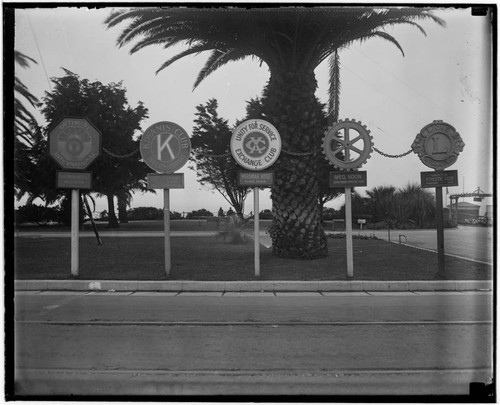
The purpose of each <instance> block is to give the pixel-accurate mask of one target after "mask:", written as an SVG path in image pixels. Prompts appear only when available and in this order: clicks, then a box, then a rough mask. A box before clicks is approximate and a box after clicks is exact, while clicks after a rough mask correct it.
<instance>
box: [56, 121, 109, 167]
mask: <svg viewBox="0 0 500 405" xmlns="http://www.w3.org/2000/svg"><path fill="white" fill-rule="evenodd" d="M49 153H50V156H52V158H53V159H54V160H55V161H56V162H57V163H58V164H59V166H61V167H62V168H63V169H73V170H84V169H86V168H87V167H88V166H89V165H90V164H91V163H92V162H93V161H94V160H96V159H97V158H98V157H99V155H100V154H101V132H100V131H99V130H98V129H97V128H96V127H95V126H94V125H93V124H92V123H91V122H90V121H89V120H88V119H87V118H85V117H82V118H63V119H62V120H61V121H60V122H59V123H58V124H57V125H56V126H55V127H54V128H53V129H52V130H51V131H50V132H49Z"/></svg>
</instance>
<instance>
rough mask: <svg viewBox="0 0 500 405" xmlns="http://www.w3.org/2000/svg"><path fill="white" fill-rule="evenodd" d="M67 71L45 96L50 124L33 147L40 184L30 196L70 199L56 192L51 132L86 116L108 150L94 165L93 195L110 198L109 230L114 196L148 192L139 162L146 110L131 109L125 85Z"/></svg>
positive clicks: (143, 167)
mask: <svg viewBox="0 0 500 405" xmlns="http://www.w3.org/2000/svg"><path fill="white" fill-rule="evenodd" d="M64 71H65V73H66V74H65V76H63V77H61V78H52V79H51V81H52V83H53V90H52V91H51V92H50V93H49V92H46V93H45V97H44V98H43V102H44V105H43V108H42V110H41V111H42V113H43V115H44V117H45V119H46V121H47V122H48V123H49V125H48V126H47V127H46V128H45V129H44V134H43V136H41V137H40V139H39V141H38V142H37V143H36V144H35V145H33V147H32V151H33V155H34V164H35V166H36V170H34V171H33V173H31V178H32V180H33V181H34V182H35V183H36V184H34V185H33V187H32V189H31V190H30V194H31V195H32V196H36V197H40V198H42V199H43V200H45V201H46V202H55V201H57V200H60V199H65V198H69V197H68V193H67V192H66V191H64V190H60V189H56V188H55V170H58V169H59V167H58V166H57V164H56V163H55V162H53V161H52V159H51V158H50V157H49V154H48V149H47V134H48V133H49V131H50V128H52V127H53V126H54V125H56V124H57V123H58V122H59V121H60V120H61V119H62V118H64V117H68V116H71V117H86V118H88V119H89V120H90V121H91V122H92V123H93V124H94V125H95V126H96V127H97V128H98V129H99V130H100V131H101V133H102V146H103V153H102V154H101V156H100V157H99V158H98V159H96V160H95V161H94V162H93V163H92V164H91V166H89V170H92V172H93V189H92V190H91V191H94V192H97V193H98V194H100V195H104V196H106V197H107V199H108V216H109V226H111V227H116V226H118V221H117V218H116V214H115V209H114V197H115V196H117V195H121V193H124V192H130V191H131V190H134V189H139V190H146V181H145V177H146V173H147V171H148V170H147V167H146V165H145V164H144V163H142V162H140V160H139V159H140V154H139V153H138V152H139V141H138V140H135V139H134V134H135V132H136V131H137V130H139V129H140V123H141V121H142V120H143V119H144V118H146V117H147V109H146V108H145V107H144V106H143V104H142V103H141V102H139V103H138V105H137V107H135V108H132V107H131V106H129V105H128V102H127V98H126V96H125V93H126V90H125V89H124V88H123V87H122V86H121V84H120V83H118V84H116V83H111V84H108V85H104V84H102V83H100V82H99V81H95V82H90V81H89V80H86V79H80V78H79V76H78V75H76V74H75V73H73V72H70V71H68V70H66V69H64ZM62 206H64V204H62Z"/></svg>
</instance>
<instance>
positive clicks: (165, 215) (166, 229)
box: [163, 188, 172, 277]
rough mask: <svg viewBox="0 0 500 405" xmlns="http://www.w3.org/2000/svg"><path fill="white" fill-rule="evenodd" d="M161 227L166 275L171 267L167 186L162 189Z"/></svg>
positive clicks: (168, 194)
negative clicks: (162, 230) (162, 229)
mask: <svg viewBox="0 0 500 405" xmlns="http://www.w3.org/2000/svg"><path fill="white" fill-rule="evenodd" d="M163 228H164V233H165V235H164V238H165V273H166V275H167V277H168V276H169V275H170V269H171V267H172V265H171V260H170V193H169V189H168V188H164V189H163Z"/></svg>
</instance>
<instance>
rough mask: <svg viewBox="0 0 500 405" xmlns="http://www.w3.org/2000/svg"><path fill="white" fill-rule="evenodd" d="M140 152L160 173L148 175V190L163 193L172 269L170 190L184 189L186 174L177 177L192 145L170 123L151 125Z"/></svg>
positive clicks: (167, 254) (167, 253) (166, 247)
mask: <svg viewBox="0 0 500 405" xmlns="http://www.w3.org/2000/svg"><path fill="white" fill-rule="evenodd" d="M139 148H140V152H141V156H142V159H143V160H144V162H145V163H146V164H147V165H148V166H149V167H150V168H151V169H153V170H156V171H157V172H159V173H148V188H150V189H163V232H164V256H165V258H164V267H165V274H166V276H167V277H169V276H170V271H171V269H172V259H171V257H172V255H171V245H170V189H172V188H184V174H183V173H173V172H174V171H175V170H178V169H180V168H181V167H182V166H184V165H185V164H186V162H187V161H188V159H189V154H190V153H191V141H190V140H189V135H188V134H187V132H186V131H184V129H183V128H182V127H180V126H179V125H177V124H175V123H173V122H170V121H161V122H157V123H156V124H153V125H151V126H150V127H149V128H148V129H146V131H144V134H143V135H142V138H141V142H140V146H139Z"/></svg>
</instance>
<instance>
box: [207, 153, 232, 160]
mask: <svg viewBox="0 0 500 405" xmlns="http://www.w3.org/2000/svg"><path fill="white" fill-rule="evenodd" d="M205 156H207V157H211V158H215V159H219V158H223V157H228V156H231V154H230V153H223V154H222V155H210V154H208V153H206V154H205Z"/></svg>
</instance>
